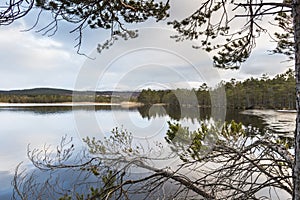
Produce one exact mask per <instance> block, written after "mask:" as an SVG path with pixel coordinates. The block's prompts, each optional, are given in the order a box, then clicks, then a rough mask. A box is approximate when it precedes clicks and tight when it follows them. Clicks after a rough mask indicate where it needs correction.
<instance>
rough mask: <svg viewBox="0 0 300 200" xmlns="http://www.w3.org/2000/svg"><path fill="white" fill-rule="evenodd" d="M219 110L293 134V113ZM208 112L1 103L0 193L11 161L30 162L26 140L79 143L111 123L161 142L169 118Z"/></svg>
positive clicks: (5, 194)
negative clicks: (69, 139) (65, 139)
mask: <svg viewBox="0 0 300 200" xmlns="http://www.w3.org/2000/svg"><path fill="white" fill-rule="evenodd" d="M224 116H226V120H232V119H234V120H235V121H238V122H242V123H243V124H245V125H246V126H248V125H252V126H255V127H258V128H260V129H270V130H272V131H275V132H277V133H278V134H284V135H289V136H292V132H293V130H294V122H295V116H296V114H295V113H286V112H277V111H274V110H248V111H243V112H241V111H238V110H233V111H229V110H227V111H226V115H224ZM213 118H214V116H212V114H211V111H210V109H197V108H182V109H179V110H178V109H176V108H168V107H163V106H152V107H138V108H123V107H121V106H118V105H114V106H108V105H102V106H85V105H78V106H74V107H71V106H68V105H47V106H46V105H43V104H41V105H26V104H22V105H20V104H17V105H13V106H12V105H7V104H0V121H1V126H0V136H1V140H0V199H1V200H5V199H10V196H11V189H12V187H11V181H12V177H13V173H14V170H15V168H16V166H17V165H18V164H19V163H20V162H23V165H24V166H27V167H29V168H30V162H29V161H28V159H27V154H26V153H27V147H28V145H29V144H30V147H31V148H43V147H44V145H52V146H54V147H55V146H56V145H58V144H59V142H60V141H61V138H62V137H64V136H67V137H69V138H73V143H74V144H75V146H77V147H81V146H84V143H83V142H82V138H85V137H87V136H89V137H96V138H103V137H106V136H109V135H110V132H111V130H112V129H113V128H115V127H119V128H120V127H123V128H124V129H126V130H128V131H129V132H131V133H132V134H133V136H134V139H135V141H138V142H139V143H141V144H145V145H148V144H149V143H151V142H154V141H160V142H162V143H165V141H164V136H165V134H166V131H167V129H168V125H167V122H168V121H171V122H175V121H178V122H179V123H181V124H183V125H184V126H189V127H190V129H191V130H193V129H196V128H198V127H199V124H200V122H201V121H203V120H206V121H209V120H214V119H213Z"/></svg>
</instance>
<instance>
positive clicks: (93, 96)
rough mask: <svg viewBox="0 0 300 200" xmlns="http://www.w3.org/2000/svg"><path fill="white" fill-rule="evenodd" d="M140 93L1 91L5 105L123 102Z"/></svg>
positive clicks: (56, 90) (39, 89)
mask: <svg viewBox="0 0 300 200" xmlns="http://www.w3.org/2000/svg"><path fill="white" fill-rule="evenodd" d="M138 95H139V92H117V91H101V92H100V91H96V92H95V91H72V90H64V89H55V88H34V89H24V90H10V91H0V102H3V103H64V102H101V103H110V102H111V101H112V98H113V101H114V102H122V101H125V100H127V101H128V99H130V98H133V99H136V98H137V96H138Z"/></svg>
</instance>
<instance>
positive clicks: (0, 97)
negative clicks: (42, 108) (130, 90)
mask: <svg viewBox="0 0 300 200" xmlns="http://www.w3.org/2000/svg"><path fill="white" fill-rule="evenodd" d="M74 101H76V102H105V103H108V102H111V97H109V96H100V95H97V96H93V95H90V96H89V95H81V96H76V98H73V96H72V95H47V94H40V95H26V94H20V95H17V94H0V102H3V103H63V102H74Z"/></svg>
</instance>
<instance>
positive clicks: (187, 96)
mask: <svg viewBox="0 0 300 200" xmlns="http://www.w3.org/2000/svg"><path fill="white" fill-rule="evenodd" d="M295 83H296V82H295V76H294V72H293V71H292V70H291V69H289V70H288V71H286V72H285V73H283V74H278V75H276V76H275V77H274V78H269V77H268V75H266V74H263V75H262V76H261V77H260V78H249V79H246V80H244V81H236V80H235V79H231V81H229V82H225V81H223V82H221V83H219V85H218V86H217V87H216V88H209V87H208V86H207V84H206V83H203V84H202V85H201V86H200V87H199V88H198V89H193V90H187V89H176V90H151V89H146V90H142V91H141V92H113V91H103V92H99V91H97V92H94V91H81V92H78V91H77V92H73V91H72V90H63V89H53V88H35V89H26V90H11V91H0V102H3V103H62V102H74V101H76V102H104V103H105V102H106V103H110V102H112V100H113V102H115V103H117V102H122V101H128V100H130V101H138V102H141V103H143V104H144V105H146V106H147V105H152V104H159V103H161V104H165V105H167V106H177V107H178V106H182V105H183V106H184V105H185V106H199V107H203V108H209V107H211V106H212V102H211V99H214V100H215V99H216V98H215V97H214V98H212V97H213V95H215V94H216V93H217V91H218V90H219V89H220V88H221V86H222V87H225V92H226V98H227V99H226V100H227V101H226V106H227V107H229V108H237V109H247V108H270V109H295V99H296V97H295V95H296V94H295ZM74 97H76V98H74ZM224 102H225V101H223V100H220V101H217V102H213V106H225V105H223V103H224Z"/></svg>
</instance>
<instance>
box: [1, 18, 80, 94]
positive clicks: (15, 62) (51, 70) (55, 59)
mask: <svg viewBox="0 0 300 200" xmlns="http://www.w3.org/2000/svg"><path fill="white" fill-rule="evenodd" d="M24 29H25V26H24V23H16V24H14V25H11V26H7V27H3V28H2V29H0V35H1V37H0V51H1V54H0V60H1V64H0V70H1V73H0V78H1V80H2V81H1V84H0V88H1V89H11V88H26V87H35V86H43V85H44V86H47V85H48V86H60V87H65V85H64V84H60V83H62V82H61V79H62V77H61V76H64V78H66V79H69V81H70V83H73V82H74V79H75V77H76V75H74V73H73V72H72V71H76V67H77V69H78V67H79V66H80V63H81V62H82V60H83V58H80V56H78V55H76V56H75V53H72V52H70V51H69V50H68V48H66V47H65V44H63V43H61V42H58V41H55V40H53V38H49V37H41V36H37V35H35V34H34V32H21V31H20V30H24ZM76 65H77V66H76ZM71 76H74V77H73V78H72V77H71ZM70 78H72V79H73V81H72V79H70ZM70 83H69V84H68V86H69V87H70V86H71V85H72V84H70Z"/></svg>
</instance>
